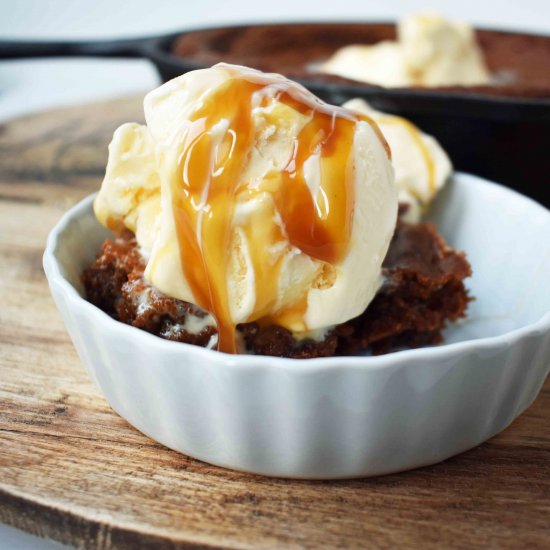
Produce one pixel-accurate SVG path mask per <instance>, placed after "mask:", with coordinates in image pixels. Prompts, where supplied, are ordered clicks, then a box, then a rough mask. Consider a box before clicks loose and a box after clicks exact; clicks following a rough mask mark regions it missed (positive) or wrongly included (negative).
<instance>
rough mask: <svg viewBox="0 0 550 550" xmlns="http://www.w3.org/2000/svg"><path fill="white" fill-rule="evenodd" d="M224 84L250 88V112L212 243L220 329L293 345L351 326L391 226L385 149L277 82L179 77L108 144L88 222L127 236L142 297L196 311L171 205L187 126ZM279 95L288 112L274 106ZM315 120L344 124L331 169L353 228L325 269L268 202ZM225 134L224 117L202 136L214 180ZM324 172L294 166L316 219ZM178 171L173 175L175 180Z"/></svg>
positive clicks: (264, 77)
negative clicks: (219, 274) (274, 335)
mask: <svg viewBox="0 0 550 550" xmlns="http://www.w3.org/2000/svg"><path fill="white" fill-rule="evenodd" d="M231 79H245V80H247V81H249V82H252V83H254V84H257V85H258V90H257V91H256V92H254V94H253V95H252V99H251V101H250V103H249V104H248V103H243V105H242V108H243V109H244V108H246V109H250V114H251V117H250V120H251V130H250V131H251V136H252V137H251V142H250V146H249V148H248V149H247V150H246V151H245V153H244V154H243V155H242V159H241V161H242V167H241V171H240V175H239V181H238V186H237V188H236V189H237V190H236V191H235V195H234V196H233V197H232V201H233V202H232V203H231V204H232V210H231V218H230V223H229V227H228V231H229V234H228V236H227V241H226V243H225V244H224V243H222V242H220V243H219V246H220V247H225V246H227V250H222V252H224V253H226V254H229V261H228V263H227V269H226V271H225V284H226V286H227V288H226V292H227V300H228V308H229V314H230V317H231V321H232V322H233V323H234V324H235V325H236V324H238V323H242V322H248V321H253V320H256V319H259V318H263V317H267V318H269V319H274V320H275V322H276V323H277V324H280V325H282V326H286V327H287V328H289V329H290V330H292V331H294V332H295V333H305V332H307V331H314V330H316V329H321V328H324V327H328V326H332V325H335V324H338V323H342V322H344V321H347V320H349V319H351V318H353V317H355V316H357V315H359V314H360V313H362V312H363V311H364V310H365V308H366V306H367V305H368V303H369V302H370V301H371V300H372V298H373V297H374V295H375V293H376V292H377V290H378V288H379V286H380V283H381V265H382V261H383V259H384V257H385V255H386V252H387V249H388V246H389V242H390V240H391V237H392V234H393V231H394V227H395V223H396V215H397V192H396V188H395V186H394V181H393V170H392V166H391V163H390V160H389V159H388V155H387V151H386V149H385V144H384V143H383V138H381V136H380V135H379V134H378V131H377V128H376V126H375V125H373V124H371V123H370V122H369V121H367V120H366V119H365V118H357V119H354V118H353V117H354V116H355V115H353V113H351V112H349V111H346V110H343V109H341V108H336V107H329V106H328V105H326V104H324V103H322V102H320V100H318V99H317V98H316V97H315V96H313V95H312V94H310V93H309V92H308V91H306V90H305V89H304V88H302V87H301V86H299V85H297V84H295V83H293V82H290V81H288V80H286V79H284V78H283V77H281V76H279V75H272V74H264V73H260V72H258V71H254V70H251V69H247V68H244V67H237V66H231V65H224V64H220V65H216V66H214V67H213V68H211V69H205V70H198V71H193V72H190V73H187V74H185V75H183V76H181V77H178V78H176V79H174V80H171V81H170V82H167V83H166V84H164V85H162V86H161V87H159V88H158V89H156V90H154V91H152V92H150V93H149V94H147V96H146V98H145V102H144V105H145V118H146V123H147V124H146V126H139V125H136V124H126V125H123V126H121V127H120V128H119V129H118V130H117V131H116V132H115V135H114V138H113V142H112V143H111V146H110V148H109V162H108V166H107V172H106V175H105V180H104V182H103V185H102V187H101V190H100V192H99V195H98V197H97V199H96V201H95V211H96V215H97V217H98V219H99V220H100V221H101V222H102V223H104V224H105V225H107V226H109V227H112V228H115V229H116V228H120V227H124V226H125V227H128V228H129V229H131V230H132V231H135V232H136V237H137V241H138V244H139V245H140V247H141V249H142V251H143V254H144V256H145V257H146V258H147V259H148V261H147V267H146V271H145V277H146V279H148V281H150V283H151V284H152V285H154V286H155V287H156V288H157V289H159V290H160V291H162V292H164V293H165V294H167V295H169V296H172V297H175V298H178V299H181V300H185V301H188V302H192V303H200V300H199V297H198V296H196V295H195V293H196V290H195V288H194V286H193V284H191V281H190V280H189V278H188V276H187V275H186V273H187V270H186V266H185V265H184V264H185V258H184V257H182V251H181V242H180V235H179V233H178V232H179V231H181V229H178V228H179V226H178V219H177V216H178V210H177V208H174V205H175V204H177V200H178V197H181V196H182V193H186V191H185V189H184V188H183V187H182V164H181V161H182V155H183V151H184V148H185V147H189V143H190V141H189V140H190V137H189V136H190V133H192V132H194V131H195V130H194V129H195V128H196V124H197V123H195V122H193V123H191V122H190V120H192V119H193V116H194V113H197V112H198V110H200V109H204V108H205V105H209V101H211V100H212V98H215V99H216V101H223V100H224V96H223V95H221V96H219V93H220V90H222V89H223V88H222V87H223V86H226V85H227V83H228V82H229V81H231ZM282 92H285V93H287V94H289V96H291V97H292V101H287V102H283V101H282V100H281V99H280V98H281V93H282ZM217 94H218V95H217ZM228 101H229V100H228ZM293 102H294V103H293ZM315 109H321V110H323V111H324V112H327V113H330V116H332V117H333V118H332V121H333V125H334V122H335V120H336V118H337V117H343V118H346V120H347V119H349V120H353V124H354V127H353V128H354V130H353V139H352V143H351V145H350V147H351V150H350V156H349V159H348V162H347V165H345V166H342V167H341V171H342V175H343V174H344V173H349V174H352V178H353V180H352V184H353V194H354V200H353V204H352V206H353V209H352V212H350V215H351V220H352V225H351V232H350V237H349V244H348V247H347V249H346V250H347V251H346V253H345V255H344V256H343V257H342V258H341V259H340V260H339V261H338V262H337V263H334V264H332V263H330V262H326V261H322V260H319V259H317V258H315V257H312V256H310V255H308V254H307V253H305V252H304V251H303V250H301V249H300V248H299V247H298V246H295V245H293V244H291V243H290V241H289V239H288V236H287V228H286V227H285V225H284V223H283V219H282V216H281V212H280V207H281V203H280V202H278V200H277V198H276V192H277V189H279V188H280V187H278V186H280V185H281V182H280V181H279V179H278V175H279V174H280V173H281V171H282V170H283V169H287V168H288V166H289V163H292V162H294V160H293V159H294V156H293V155H295V154H296V148H297V147H298V145H299V139H300V135H301V134H300V132H301V131H302V130H303V129H304V128H305V126H306V125H307V123H308V122H309V121H310V120H311V117H312V110H315ZM235 131H236V130H234V129H233V128H232V126H231V121H229V120H226V119H224V118H223V117H221V118H220V119H219V120H216V121H215V124H213V126H212V127H211V129H210V130H209V133H208V139H209V140H210V142H209V143H211V147H212V151H213V153H212V155H211V156H210V157H208V159H209V160H208V159H207V162H209V163H210V165H209V166H208V167H207V168H208V170H209V171H210V174H213V175H215V174H216V173H218V172H219V171H220V170H222V171H223V170H224V164H223V162H222V161H220V160H219V159H220V158H221V159H223V158H225V156H227V155H230V154H231V151H232V149H231V147H232V146H231V145H228V143H229V144H231V143H233V144H234V143H235V141H234V139H235V138H234V136H233V134H232V133H231V132H235ZM192 143H193V144H194V145H192V146H195V145H196V143H195V142H192ZM197 143H198V142H197ZM324 162H325V160H324V159H322V158H320V155H319V152H318V151H316V150H313V151H311V154H310V155H309V157H308V158H307V159H306V160H305V162H304V164H303V174H304V179H305V181H306V183H307V187H308V189H309V193H310V194H311V197H313V198H314V199H315V201H316V202H315V204H316V205H321V206H318V208H320V209H321V210H322V205H323V204H324V203H323V200H322V199H323V197H322V194H323V192H324V191H323V186H322V175H323V173H324V172H323V166H324V164H323V163H324ZM187 169H188V167H187V165H185V166H183V171H184V172H185V171H186V170H187ZM189 169H190V168H189ZM183 177H184V179H185V177H186V175H185V174H184V175H183ZM202 199H204V200H202ZM210 206H212V205H211V204H210V203H209V199H208V194H207V192H206V191H205V194H204V196H203V197H201V202H200V203H199V204H194V203H193V208H195V209H196V211H197V212H198V213H199V214H198V218H197V219H198V220H202V221H198V222H197V224H198V225H200V223H206V221H205V218H203V217H202V216H203V214H204V216H208V215H209V208H210ZM228 207H229V205H228ZM319 215H320V216H327V215H329V213H328V212H324V213H323V212H320V214H319ZM341 221H342V223H343V222H344V220H341ZM191 230H192V231H196V234H197V236H198V240H197V242H198V246H199V247H201V246H202V245H203V243H201V228H200V227H193V228H191ZM270 274H271V275H270ZM207 275H208V274H207ZM296 304H302V306H301V309H300V308H298V309H300V311H301V314H300V315H298V316H296V315H288V314H287V313H288V311H289V309H290V310H292V308H293V306H295V305H296ZM285 312H286V313H285Z"/></svg>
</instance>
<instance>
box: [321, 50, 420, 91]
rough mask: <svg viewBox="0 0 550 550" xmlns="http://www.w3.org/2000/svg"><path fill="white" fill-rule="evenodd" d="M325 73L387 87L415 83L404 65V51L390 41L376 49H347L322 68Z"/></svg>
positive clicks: (339, 51) (336, 53)
mask: <svg viewBox="0 0 550 550" xmlns="http://www.w3.org/2000/svg"><path fill="white" fill-rule="evenodd" d="M321 70H322V72H324V73H329V74H335V75H338V76H343V77H344V78H350V79H352V80H358V81H360V82H370V83H372V84H379V85H380V86H385V87H387V88H399V87H403V86H409V85H410V83H411V79H410V76H409V73H408V72H407V69H406V67H405V63H404V62H403V48H402V47H401V44H398V43H397V42H392V41H390V40H384V41H383V42H379V43H377V44H373V45H372V46H361V45H358V44H352V45H350V46H344V47H343V48H340V49H339V50H337V51H336V52H335V53H334V54H333V55H332V56H331V57H330V58H329V59H328V60H327V61H326V62H325V63H324V64H323V65H322V67H321Z"/></svg>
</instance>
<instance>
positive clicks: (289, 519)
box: [0, 98, 550, 550]
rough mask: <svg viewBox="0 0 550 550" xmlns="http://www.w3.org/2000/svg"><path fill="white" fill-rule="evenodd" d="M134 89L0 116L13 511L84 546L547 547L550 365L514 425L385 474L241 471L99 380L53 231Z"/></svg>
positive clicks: (1, 498)
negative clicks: (49, 248) (445, 455)
mask: <svg viewBox="0 0 550 550" xmlns="http://www.w3.org/2000/svg"><path fill="white" fill-rule="evenodd" d="M141 118H142V115H141V106H140V100H139V99H138V98H131V99H126V100H119V101H114V102H109V103H103V104H95V105H89V106H85V107H80V108H70V109H63V110H59V111H55V112H50V113H45V114H39V115H34V116H29V117H27V118H23V119H19V120H16V121H13V122H10V123H8V124H6V125H4V126H2V127H1V129H0V521H3V522H5V523H8V524H10V525H13V526H15V527H18V528H20V529H24V530H26V531H29V532H31V533H35V534H38V535H41V536H46V537H51V538H53V539H56V540H58V541H62V542H65V543H69V544H73V545H75V546H77V547H79V548H97V549H102V550H107V549H115V548H116V549H134V548H149V547H154V548H160V549H164V548H170V549H173V548H179V547H186V548H188V547H189V548H206V547H207V548H255V549H256V548H282V547H288V548H364V547H374V548H418V547H422V548H473V547H491V548H520V547H525V548H544V547H545V548H548V547H549V545H550V429H549V424H550V383H549V382H550V380H549V381H547V383H546V385H545V388H544V389H543V391H542V393H541V394H540V396H539V397H538V399H537V401H536V403H535V404H534V405H533V406H532V407H531V408H530V409H529V410H528V411H527V412H526V413H525V414H524V415H523V416H522V417H521V418H519V419H518V420H517V421H516V422H514V424H513V425H512V426H511V427H510V428H508V429H507V430H506V431H505V432H504V433H502V434H500V435H499V436H497V437H495V438H493V439H492V440H491V441H489V442H487V443H485V444H483V445H481V446H480V447H478V448H476V449H474V450H472V451H469V452H467V453H465V454H463V455H461V456H458V457H455V458H452V459H450V460H447V461H446V462H444V463H442V464H439V465H436V466H431V467H427V468H423V469H420V470H416V471H413V472H407V473H403V474H398V475H389V476H385V477H380V478H377V479H364V480H355V481H339V482H305V481H285V480H279V479H269V478H265V477H259V476H253V475H247V474H243V473H237V472H231V471H227V470H223V469H221V468H216V467H214V466H209V465H208V464H204V463H202V462H199V461H197V460H192V459H190V458H187V457H185V456H183V455H180V454H178V453H176V452H173V451H170V450H168V449H165V448H163V447H162V446H160V445H158V444H157V443H155V442H154V441H152V440H150V439H148V438H147V437H145V436H144V435H142V434H141V433H139V432H137V431H136V430H135V429H133V428H132V427H131V426H129V425H128V424H127V423H126V422H125V421H124V420H122V419H121V418H120V417H118V416H117V415H116V414H115V413H114V412H113V411H112V410H111V409H110V407H109V406H108V405H107V403H106V402H105V400H104V399H103V398H102V396H101V394H100V392H99V390H98V389H97V388H96V387H95V386H94V385H93V384H92V382H91V381H90V379H89V378H88V375H87V374H86V372H85V371H84V367H83V366H82V364H81V363H80V361H79V359H78V357H77V355H76V353H75V351H74V349H73V346H72V344H71V342H70V340H69V337H68V336H67V333H66V332H65V329H64V326H63V324H62V322H61V319H60V317H59V315H58V313H57V311H56V309H55V306H54V304H53V301H52V299H51V298H50V294H49V291H48V287H47V284H46V280H45V277H44V274H43V271H42V264H41V257H42V251H43V248H44V244H45V240H46V236H47V234H48V232H49V230H50V228H51V227H52V226H53V224H54V223H55V222H56V221H57V219H58V218H59V217H60V216H61V214H62V213H63V212H64V211H65V210H66V209H67V208H69V207H70V206H71V205H72V204H74V203H75V202H76V201H78V200H79V199H81V198H82V197H84V196H85V195H87V194H88V193H90V192H92V191H95V190H96V189H97V188H98V186H99V184H100V182H101V178H102V174H103V168H104V166H105V161H106V158H107V143H108V142H109V140H110V136H111V135H112V132H113V130H114V129H115V128H116V126H118V125H119V124H120V123H122V122H123V121H130V120H137V121H139V120H140V119H141Z"/></svg>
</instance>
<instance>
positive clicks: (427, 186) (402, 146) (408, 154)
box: [344, 99, 453, 222]
mask: <svg viewBox="0 0 550 550" xmlns="http://www.w3.org/2000/svg"><path fill="white" fill-rule="evenodd" d="M344 107H345V108H347V109H351V110H353V111H357V112H360V113H364V114H366V115H368V116H370V117H371V118H372V119H373V120H374V121H375V122H376V123H377V124H378V126H379V127H380V129H381V130H382V133H383V134H384V137H385V138H386V139H387V140H388V143H389V145H390V147H391V151H392V164H393V168H394V172H395V185H396V187H397V190H398V193H399V202H400V203H406V204H408V205H409V209H408V210H407V212H406V213H405V216H404V218H405V219H406V220H407V221H409V222H418V221H419V220H420V217H421V216H422V213H423V211H424V210H425V208H426V207H427V206H428V205H429V203H430V202H431V200H432V199H433V198H434V197H435V195H436V194H437V193H438V192H439V190H440V189H441V188H442V187H443V186H444V185H445V183H446V182H447V181H448V180H449V177H450V176H451V173H452V171H453V166H452V164H451V161H450V159H449V157H448V155H447V153H446V152H445V150H444V149H443V148H442V147H441V145H440V144H439V142H438V141H437V140H436V139H434V138H433V137H432V136H429V135H427V134H425V133H423V132H421V131H420V130H419V129H418V128H417V127H416V126H415V125H414V124H413V123H412V122H410V121H409V120H407V119H405V118H403V117H399V116H395V115H390V114H387V113H383V112H381V111H377V110H375V109H373V108H372V107H371V106H370V105H369V104H368V103H367V102H366V101H364V100H363V99H351V100H350V101H347V102H346V103H344Z"/></svg>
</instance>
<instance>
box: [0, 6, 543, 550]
mask: <svg viewBox="0 0 550 550" xmlns="http://www.w3.org/2000/svg"><path fill="white" fill-rule="evenodd" d="M426 10H432V11H438V12H439V13H441V14H443V15H445V16H448V17H450V18H455V19H463V20H467V21H470V22H472V23H474V24H475V25H477V26H485V27H490V28H497V29H499V28H500V29H517V30H524V31H532V32H539V33H545V34H550V0H440V1H438V2H436V1H431V2H430V1H422V0H381V1H378V2H375V1H372V0H370V1H369V0H359V1H357V0H356V1H354V0H336V1H334V0H331V1H326V2H323V1H322V0H307V1H301V2H300V1H298V0H266V1H264V2H261V1H260V0H232V1H231V0H225V1H223V0H149V1H147V0H133V1H126V0H118V1H117V0H0V40H15V39H18V40H25V39H27V40H28V39H34V40H39V39H42V40H56V39H57V40H59V39H65V38H66V39H75V40H83V39H98V38H104V39H108V38H123V37H124V38H126V37H135V36H146V35H151V34H161V33H165V32H166V33H168V32H171V31H176V30H179V29H186V28H192V27H201V26H208V25H218V24H224V23H236V22H239V23H240V22H253V21H289V20H302V21H306V20H327V21H336V20H353V21H358V20H390V19H391V20H393V19H396V18H398V17H400V16H402V15H404V14H409V13H415V12H418V11H426ZM546 70H550V69H548V68H546ZM158 83H159V78H158V76H157V74H156V72H155V70H154V68H153V67H152V66H151V65H150V64H149V63H148V62H147V61H140V60H98V59H96V60H94V59H75V58H73V59H55V60H42V59H41V60H28V61H0V120H6V119H9V118H13V117H15V116H19V115H22V114H25V113H29V112H33V111H37V110H41V109H45V108H48V107H53V106H59V105H67V104H75V103H82V102H85V101H93V100H96V99H101V98H107V97H114V96H121V95H125V94H129V93H139V92H142V91H146V90H149V89H151V88H153V87H154V86H156V85H157V84H158ZM0 429H1V426H0ZM0 437H1V436H0ZM53 548H59V546H58V545H57V544H54V543H50V542H46V541H43V540H41V539H38V538H35V537H31V536H29V535H26V534H23V533H21V532H19V531H16V530H14V529H11V528H9V527H5V526H2V525H0V550H4V549H5V550H46V549H48V550H50V549H53Z"/></svg>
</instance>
